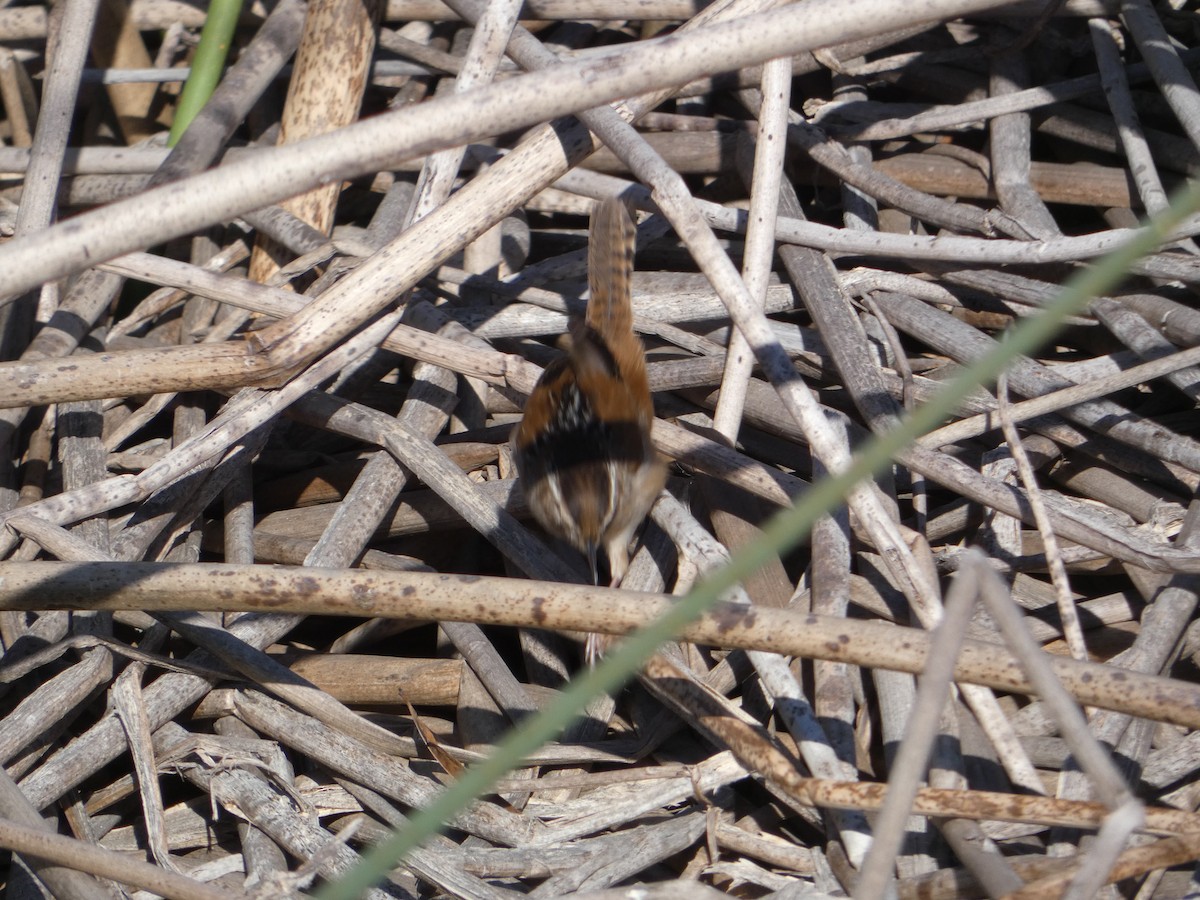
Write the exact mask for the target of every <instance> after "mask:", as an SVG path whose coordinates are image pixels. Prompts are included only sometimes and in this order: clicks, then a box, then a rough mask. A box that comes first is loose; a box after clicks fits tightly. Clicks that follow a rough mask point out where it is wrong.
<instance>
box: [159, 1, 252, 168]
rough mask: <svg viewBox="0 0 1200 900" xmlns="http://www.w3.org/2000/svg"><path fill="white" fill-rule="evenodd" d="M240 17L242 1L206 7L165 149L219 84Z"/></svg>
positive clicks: (175, 140)
mask: <svg viewBox="0 0 1200 900" xmlns="http://www.w3.org/2000/svg"><path fill="white" fill-rule="evenodd" d="M241 14H242V0H212V2H211V3H210V4H209V7H208V18H206V19H205V20H204V28H203V30H201V32H200V43H199V44H197V45H196V54H195V56H194V57H193V58H192V70H191V72H190V73H189V74H188V79H187V81H186V82H185V83H184V85H183V92H182V93H181V94H180V95H179V103H178V104H176V107H175V121H174V122H172V123H171V134H170V136H169V137H168V138H167V146H168V147H174V146H175V144H176V143H177V142H178V141H179V139H180V138H181V137H183V133H184V132H185V131H187V128H188V126H189V125H191V124H192V119H194V118H196V114H197V113H199V112H200V110H201V109H203V108H204V104H205V103H207V102H208V98H209V97H211V96H212V93H213V91H215V90H216V89H217V84H218V83H219V82H220V81H221V72H222V71H223V70H224V68H225V58H226V57H227V56H228V55H229V45H230V44H231V43H232V41H233V30H234V29H235V28H236V27H237V22H238V17H239V16H240V15H241Z"/></svg>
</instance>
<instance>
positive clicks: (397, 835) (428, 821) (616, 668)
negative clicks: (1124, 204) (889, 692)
mask: <svg viewBox="0 0 1200 900" xmlns="http://www.w3.org/2000/svg"><path fill="white" fill-rule="evenodd" d="M1197 210H1200V184H1198V183H1189V184H1188V185H1187V187H1186V189H1185V190H1184V191H1183V192H1182V193H1181V194H1180V195H1179V196H1178V197H1177V198H1176V200H1175V202H1174V203H1172V205H1171V208H1170V209H1169V210H1168V211H1167V212H1166V213H1164V214H1163V215H1162V216H1159V217H1158V218H1157V219H1156V220H1155V221H1153V222H1151V223H1150V224H1149V225H1147V226H1146V227H1145V228H1142V229H1140V230H1139V231H1138V232H1136V233H1135V234H1134V236H1133V237H1132V238H1131V239H1130V241H1129V242H1127V243H1126V244H1125V245H1124V246H1122V247H1120V248H1118V249H1117V250H1115V251H1113V252H1112V253H1111V254H1109V255H1108V256H1106V257H1104V258H1103V259H1102V260H1100V261H1099V262H1098V263H1097V264H1096V265H1094V266H1091V267H1089V268H1086V269H1083V270H1081V271H1080V272H1079V273H1078V274H1077V275H1075V276H1074V277H1073V278H1072V279H1071V280H1070V281H1069V282H1068V283H1067V284H1066V285H1065V286H1064V288H1063V290H1062V291H1061V292H1060V293H1059V294H1058V296H1057V297H1056V298H1055V299H1054V300H1053V301H1051V302H1050V303H1049V304H1048V305H1047V306H1046V308H1045V309H1043V310H1042V311H1040V312H1039V313H1038V314H1036V315H1034V316H1031V317H1030V318H1027V319H1024V320H1022V321H1021V322H1019V323H1018V324H1016V325H1015V326H1013V328H1012V329H1011V330H1010V331H1009V332H1008V333H1007V334H1006V335H1005V337H1004V339H1003V340H1001V341H1000V343H999V345H998V346H997V347H996V348H995V349H994V350H993V351H991V352H990V353H989V354H988V355H987V356H985V357H983V358H982V359H980V360H979V361H978V362H976V363H974V364H972V365H971V366H969V367H967V368H966V369H965V370H964V371H963V372H962V373H961V374H960V375H959V376H958V377H957V378H956V379H954V380H953V381H952V382H950V383H949V384H947V385H946V387H944V388H943V389H942V390H941V391H939V392H938V394H937V395H935V396H934V397H933V398H932V399H931V400H930V401H929V402H928V403H926V404H925V405H924V406H922V407H920V408H918V409H916V410H914V411H913V412H912V413H911V414H910V415H908V416H906V417H905V419H904V420H903V421H902V422H901V423H900V424H899V425H898V426H897V427H896V428H895V429H893V430H892V431H890V432H888V433H886V434H883V435H880V436H878V437H876V438H874V439H872V440H871V441H869V442H868V443H867V444H866V445H865V446H864V447H863V448H862V450H861V451H860V452H859V453H858V454H856V456H855V457H854V459H853V460H852V462H851V464H850V465H849V467H847V469H846V470H845V471H843V472H840V473H838V474H836V475H833V476H831V477H828V478H825V479H822V480H821V481H819V482H817V483H815V484H814V485H813V486H812V487H811V488H810V489H809V490H808V491H806V492H805V493H804V495H803V496H802V497H800V498H799V499H798V501H797V503H796V504H795V505H794V506H793V507H792V508H791V509H787V510H784V511H783V512H781V513H780V514H779V515H777V516H776V517H775V518H774V519H773V520H772V521H771V522H770V523H769V524H768V526H767V527H766V529H765V530H764V533H763V538H762V540H760V541H757V542H756V543H755V544H754V545H753V546H750V547H747V548H746V549H745V550H743V551H741V552H739V553H738V554H737V556H735V557H734V559H733V560H732V561H731V562H730V563H729V565H727V566H725V567H724V568H722V569H720V570H718V571H717V572H714V573H713V574H712V575H711V576H710V577H708V578H706V579H704V580H703V581H702V582H700V583H699V584H697V586H696V587H695V588H694V589H693V590H692V591H691V592H690V593H689V594H688V595H687V596H686V597H683V598H682V599H681V600H680V601H679V602H678V603H677V604H676V605H675V606H673V607H672V608H671V610H670V611H669V612H668V613H667V614H666V615H664V616H662V617H661V618H660V619H658V620H656V621H654V622H651V623H649V624H648V625H646V626H645V627H644V628H642V629H640V630H638V631H637V632H635V633H633V634H631V635H630V636H629V637H628V638H627V639H626V640H624V641H623V642H621V643H620V644H619V645H618V646H617V647H616V648H615V649H614V650H613V652H612V653H611V654H610V655H609V656H607V657H606V658H604V659H603V660H602V661H601V662H600V664H599V665H597V666H596V668H595V669H593V670H591V671H586V672H583V673H581V674H580V675H579V676H578V677H577V678H576V679H574V680H573V681H572V682H571V683H570V684H569V685H567V687H566V689H565V690H564V691H563V692H562V693H561V694H559V696H558V697H557V698H556V699H555V700H554V702H553V703H552V704H551V705H550V706H549V707H547V708H546V709H545V710H543V711H542V712H540V713H538V714H537V715H535V716H533V717H532V718H530V719H529V720H527V721H526V722H523V723H522V724H521V726H520V727H519V728H515V729H514V730H513V731H512V732H511V733H510V734H509V735H508V737H507V738H505V740H504V741H502V742H501V743H500V744H498V745H497V746H496V748H495V750H494V752H493V753H492V754H491V755H490V756H489V757H488V758H487V759H486V760H484V761H483V762H481V763H478V764H477V765H473V766H471V767H470V768H468V769H467V770H466V772H465V773H464V774H463V775H462V776H461V777H460V778H459V779H458V780H457V781H455V782H454V783H453V784H452V785H450V786H449V787H447V788H446V789H445V790H444V791H443V792H442V793H441V794H439V795H438V797H437V799H436V800H435V801H434V802H433V804H431V805H430V806H429V807H427V808H425V809H423V810H418V811H417V812H416V813H414V815H413V816H412V818H411V819H410V821H409V823H408V825H407V826H406V827H404V828H402V829H399V830H397V831H396V832H394V833H393V834H392V835H391V837H389V838H388V839H387V840H386V841H383V842H382V843H380V844H378V845H376V846H375V847H373V848H372V849H371V850H370V851H369V852H368V853H367V854H366V856H365V858H364V860H363V862H362V863H361V864H360V865H359V866H358V867H357V868H355V869H354V870H353V871H351V872H350V873H349V874H347V875H346V876H345V877H343V878H341V879H339V880H338V881H337V882H336V883H331V884H328V885H326V886H324V888H323V889H322V890H321V891H320V892H319V893H318V895H317V896H318V897H320V898H322V900H352V898H356V897H358V896H360V895H361V894H362V892H363V891H365V890H366V889H367V888H369V887H371V886H372V885H375V884H377V883H378V882H379V881H381V880H382V879H383V878H384V877H385V876H386V875H387V873H388V871H389V870H391V869H392V868H393V867H394V866H395V865H396V864H397V862H398V861H399V860H401V859H402V858H403V857H404V854H405V853H407V852H408V851H410V850H412V849H413V848H414V847H417V846H418V845H419V844H420V843H421V842H422V841H424V840H425V839H426V838H428V837H430V836H431V835H433V834H435V833H436V832H437V831H439V830H440V829H441V828H442V827H444V823H446V822H447V821H449V820H450V819H451V818H452V817H453V816H454V815H456V814H457V813H458V812H459V811H461V810H462V809H464V808H465V807H466V806H467V805H469V804H470V803H471V802H472V801H473V800H474V799H475V798H476V797H479V796H481V795H482V794H484V793H486V792H487V790H488V789H489V788H490V787H491V786H492V785H493V784H495V783H496V781H498V780H499V779H500V778H501V777H503V776H504V775H505V773H507V772H509V771H511V770H512V769H513V768H515V767H517V766H518V765H520V763H521V761H522V760H523V759H524V758H525V757H526V756H528V755H529V754H531V753H533V752H534V751H535V750H537V748H538V747H540V746H541V745H542V744H544V743H545V742H547V741H549V740H552V739H553V738H554V737H555V736H556V735H558V734H559V733H560V732H561V731H562V730H563V729H564V728H565V727H566V726H567V725H568V724H569V723H570V722H571V721H572V719H573V718H574V717H575V716H577V715H579V713H580V711H581V710H583V709H584V707H585V706H586V704H587V703H588V702H589V701H590V700H591V699H592V698H593V697H595V696H597V695H598V694H600V693H601V692H605V691H615V690H617V689H618V688H620V686H621V685H623V684H624V683H625V682H626V681H628V679H629V678H631V677H632V676H633V674H634V673H635V672H637V671H638V669H639V668H640V667H641V666H642V665H643V664H644V663H645V661H646V659H648V658H649V657H650V655H651V654H653V653H654V651H655V649H656V648H657V647H659V646H660V645H661V644H663V643H665V642H666V641H669V640H671V639H673V638H674V637H675V636H676V635H677V634H678V633H679V631H680V629H682V628H683V626H685V625H686V624H687V623H689V622H691V621H693V620H694V619H696V618H697V617H699V616H700V615H702V614H703V613H704V611H705V610H707V609H709V608H710V607H711V606H713V604H715V603H716V602H717V600H718V599H719V598H720V597H721V596H722V595H723V594H724V593H725V592H726V591H727V590H729V589H730V588H731V587H733V586H734V585H736V584H737V583H738V582H740V581H742V580H743V579H745V578H746V577H747V576H749V575H750V574H751V573H753V572H754V571H755V570H756V569H758V567H759V566H761V565H762V564H763V563H764V562H766V561H767V560H768V559H769V558H770V557H771V556H773V555H776V554H779V553H782V552H784V551H785V550H786V549H787V548H789V547H791V546H794V545H795V544H796V543H797V542H799V541H800V540H803V538H804V537H805V536H806V535H807V534H808V533H809V531H810V530H811V529H812V526H813V524H814V523H815V522H816V521H817V520H818V519H819V518H820V517H821V516H823V515H825V514H826V513H828V512H829V511H830V510H832V509H834V508H835V507H837V506H838V505H839V504H841V503H842V502H844V498H845V497H846V495H847V494H848V493H849V491H850V490H851V488H853V487H854V485H855V484H857V483H858V482H859V481H861V480H863V479H865V478H870V477H872V476H873V475H874V474H875V473H876V472H879V471H881V470H882V469H883V468H884V467H885V466H887V465H888V464H889V463H890V462H891V460H892V458H893V457H894V456H895V455H896V453H897V452H899V451H900V450H902V449H903V448H904V447H906V446H908V445H909V444H910V443H911V442H912V441H914V440H915V439H916V438H918V437H919V436H920V435H922V434H924V433H925V432H926V431H929V430H930V429H932V428H934V427H936V426H937V425H938V424H939V423H940V422H941V421H942V420H943V419H945V418H946V417H947V416H949V415H951V414H952V413H953V411H954V409H955V408H956V407H957V405H958V403H959V402H960V401H961V400H962V399H964V398H965V397H966V396H967V395H968V394H970V393H971V391H973V390H974V389H975V388H976V387H977V386H979V385H982V384H990V383H992V382H993V381H994V380H995V378H996V377H997V376H998V375H999V374H1000V373H1001V372H1002V371H1003V370H1004V367H1005V366H1006V365H1007V364H1008V363H1009V362H1010V361H1011V360H1012V359H1014V358H1016V357H1017V356H1022V355H1029V354H1031V353H1032V352H1033V351H1034V350H1035V349H1036V348H1037V347H1039V346H1040V345H1042V344H1043V343H1045V342H1046V341H1047V340H1048V339H1050V338H1051V337H1052V336H1053V335H1054V334H1055V332H1056V331H1057V330H1058V328H1059V326H1060V325H1061V323H1062V321H1063V319H1064V318H1066V317H1067V316H1070V315H1073V314H1075V313H1078V312H1080V311H1081V310H1082V309H1084V308H1085V307H1086V305H1087V303H1088V301H1089V300H1091V299H1092V298H1093V297H1095V296H1098V295H1099V294H1102V293H1104V292H1106V291H1109V290H1111V289H1112V288H1113V287H1114V286H1116V285H1117V284H1118V283H1120V281H1121V280H1122V279H1124V277H1125V276H1126V273H1127V272H1128V270H1129V268H1130V266H1131V265H1132V264H1133V263H1134V262H1135V261H1136V260H1138V259H1139V258H1141V257H1142V256H1145V255H1146V254H1148V253H1151V252H1153V251H1154V250H1155V249H1156V248H1157V247H1159V246H1160V245H1161V244H1162V243H1163V242H1164V241H1165V240H1166V239H1167V238H1168V237H1169V235H1170V234H1171V232H1172V231H1173V230H1174V229H1176V228H1178V227H1179V226H1180V224H1181V223H1182V222H1183V221H1184V219H1186V218H1187V217H1188V216H1189V215H1192V214H1194V213H1195V212H1196V211H1197Z"/></svg>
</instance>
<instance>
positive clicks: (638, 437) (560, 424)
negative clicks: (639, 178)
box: [511, 197, 667, 586]
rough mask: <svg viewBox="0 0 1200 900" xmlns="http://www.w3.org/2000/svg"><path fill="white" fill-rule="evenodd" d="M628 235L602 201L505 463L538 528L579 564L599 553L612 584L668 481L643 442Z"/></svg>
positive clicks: (649, 408)
mask: <svg viewBox="0 0 1200 900" xmlns="http://www.w3.org/2000/svg"><path fill="white" fill-rule="evenodd" d="M635 237H636V230H635V227H634V223H633V219H632V218H631V217H630V214H629V210H628V208H627V207H626V206H625V204H624V202H623V201H621V200H619V199H617V198H615V197H614V198H610V199H607V200H603V201H601V202H600V203H598V204H597V205H596V207H595V208H594V209H593V211H592V220H591V226H590V228H589V231H588V286H589V288H590V290H591V296H590V298H589V299H588V304H587V314H586V316H585V317H584V319H583V321H582V322H576V323H574V324H572V326H571V329H570V334H569V335H568V336H566V343H567V348H566V349H567V353H566V356H564V357H563V358H561V359H558V360H555V361H554V362H553V363H551V364H550V365H548V366H547V367H546V369H545V371H544V372H543V373H542V377H541V378H539V379H538V383H537V385H536V386H535V387H534V389H533V392H532V393H530V395H529V402H528V403H526V404H525V416H524V418H523V419H522V420H521V423H520V424H519V425H518V426H517V427H516V428H515V429H514V430H513V434H512V441H511V443H512V448H513V459H514V461H515V462H516V466H517V472H518V474H519V475H520V476H521V485H522V488H523V490H524V491H525V497H526V498H527V499H528V501H529V508H530V509H531V510H532V511H533V515H534V517H535V518H536V519H537V520H538V522H540V523H541V524H542V526H543V527H544V528H545V529H546V530H547V531H549V532H550V533H551V534H554V535H556V536H558V537H560V538H563V539H564V540H566V541H567V542H569V543H570V544H572V545H573V546H574V547H576V548H577V549H579V550H581V551H582V552H583V553H584V555H585V556H587V559H588V564H589V565H590V566H591V571H592V581H593V583H596V582H597V577H598V576H597V572H598V570H597V553H598V551H600V550H603V551H604V554H605V556H606V557H607V558H608V568H609V574H610V575H611V577H612V581H611V583H612V584H613V585H614V586H615V585H617V584H619V583H620V581H621V578H622V576H623V575H624V574H625V570H626V569H627V568H628V566H629V541H630V539H631V538H632V537H633V532H634V531H635V530H636V529H637V527H638V525H640V524H641V521H642V519H643V518H645V516H646V513H647V512H648V511H649V509H650V507H651V505H653V503H654V499H655V497H657V496H658V492H659V491H660V490H662V487H663V485H664V484H665V482H666V476H667V473H666V466H665V465H664V463H663V461H662V460H661V459H660V458H659V456H658V454H657V453H655V451H654V447H653V446H652V445H651V443H650V427H651V425H652V423H653V422H654V406H653V404H652V403H651V401H650V385H649V382H648V381H647V379H646V356H645V351H644V350H643V349H642V343H641V341H639V340H638V339H637V337H636V336H635V335H634V333H633V305H632V296H631V292H632V286H631V280H632V276H633V252H634V240H635Z"/></svg>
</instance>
